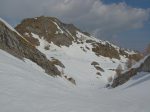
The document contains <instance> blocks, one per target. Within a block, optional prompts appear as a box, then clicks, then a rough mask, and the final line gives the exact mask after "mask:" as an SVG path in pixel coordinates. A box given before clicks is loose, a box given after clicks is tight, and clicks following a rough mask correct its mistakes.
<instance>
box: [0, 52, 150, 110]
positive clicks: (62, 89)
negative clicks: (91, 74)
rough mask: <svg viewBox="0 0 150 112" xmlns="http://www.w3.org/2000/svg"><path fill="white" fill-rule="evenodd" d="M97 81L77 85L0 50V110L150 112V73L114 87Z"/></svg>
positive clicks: (141, 74) (139, 75) (140, 74)
mask: <svg viewBox="0 0 150 112" xmlns="http://www.w3.org/2000/svg"><path fill="white" fill-rule="evenodd" d="M76 77H78V78H82V77H80V75H77V76H76ZM84 78H85V79H86V78H88V77H84ZM87 80H88V79H87ZM88 81H90V80H88ZM93 81H94V79H93ZM96 82H97V83H95V84H92V82H91V86H89V82H83V83H87V86H86V84H84V87H82V88H81V87H80V86H74V85H73V84H71V83H70V82H68V81H67V80H65V79H64V78H61V77H56V78H53V77H51V76H48V75H47V74H45V73H44V70H42V69H41V68H40V67H39V66H37V65H36V64H35V63H33V62H31V61H30V60H27V59H24V61H22V60H19V59H17V58H15V57H13V56H11V55H10V54H8V53H6V52H4V51H2V50H0V112H149V111H150V106H149V104H150V97H149V95H150V74H148V73H139V74H138V75H137V76H135V77H133V78H132V79H131V80H130V81H129V82H127V83H126V84H124V85H122V86H120V87H118V88H115V89H107V88H105V87H104V85H105V84H104V82H103V81H99V82H98V81H96ZM81 83H82V82H81V81H80V84H81Z"/></svg>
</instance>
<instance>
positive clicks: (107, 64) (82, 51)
mask: <svg viewBox="0 0 150 112" xmlns="http://www.w3.org/2000/svg"><path fill="white" fill-rule="evenodd" d="M31 34H32V36H33V37H34V38H36V39H38V40H39V42H40V45H39V46H37V49H38V50H39V51H41V52H42V53H44V54H45V55H46V56H47V58H48V59H49V60H51V59H52V58H56V59H58V60H60V61H61V62H62V63H63V64H64V66H65V68H60V67H59V68H58V69H59V70H60V71H63V72H64V74H63V75H65V76H68V77H72V78H73V79H75V81H76V84H77V86H80V87H83V88H84V87H87V85H88V86H93V85H94V86H96V85H98V84H99V83H100V82H101V83H105V84H106V83H107V82H108V78H109V77H111V76H114V75H115V74H116V72H115V71H114V69H116V68H117V66H118V65H119V64H121V65H122V67H124V66H125V62H126V61H127V59H126V58H125V57H123V56H120V57H121V60H117V59H110V58H108V57H103V56H97V55H95V53H94V52H93V51H92V45H90V44H89V43H86V42H84V43H82V44H77V43H75V42H73V43H72V45H70V46H69V47H66V46H61V47H59V46H57V45H55V44H53V42H51V43H48V42H47V41H46V40H44V38H43V37H41V38H40V37H39V36H38V35H36V34H34V33H31ZM77 35H78V37H81V36H79V35H81V34H80V33H78V34H77ZM82 37H83V35H82ZM85 38H86V37H85ZM103 44H105V43H103ZM45 46H50V49H49V50H46V49H45ZM87 47H88V49H87ZM93 61H95V62H97V63H99V66H100V67H101V68H103V69H104V72H102V71H99V70H96V68H95V67H94V66H93V65H91V63H92V62H93ZM97 72H100V74H101V76H99V75H97V74H96V73H97Z"/></svg>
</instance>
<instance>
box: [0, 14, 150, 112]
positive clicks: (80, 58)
mask: <svg viewBox="0 0 150 112" xmlns="http://www.w3.org/2000/svg"><path fill="white" fill-rule="evenodd" d="M51 27H52V28H51ZM43 28H45V29H43ZM16 30H17V31H18V32H19V33H18V32H17V31H16ZM16 30H15V29H13V28H12V27H11V26H10V25H8V24H7V23H6V22H5V21H4V20H2V19H1V20H0V49H1V50H0V111H1V112H20V111H23V112H100V111H104V112H112V111H114V112H127V111H128V112H133V111H136V112H137V111H138V112H142V111H143V112H149V110H150V108H149V103H150V98H149V94H150V91H149V84H150V81H149V77H150V74H149V73H147V72H142V71H141V72H140V73H138V74H137V75H136V76H134V77H132V78H130V80H129V81H128V82H127V83H125V84H124V85H122V86H119V87H117V88H115V89H107V88H105V85H106V84H107V83H108V79H109V78H110V77H113V76H114V75H115V74H116V72H115V69H116V68H117V66H118V65H119V64H120V65H122V67H123V69H126V66H125V63H126V61H127V60H128V59H129V58H132V59H134V60H139V59H138V58H139V57H140V56H139V54H137V53H135V52H134V51H127V50H124V49H121V48H119V47H117V46H115V45H113V44H111V43H109V42H105V41H101V40H98V39H96V38H94V37H92V36H90V35H89V34H87V33H84V32H82V31H80V30H79V29H78V28H76V27H75V26H73V25H69V24H64V23H62V22H60V21H59V20H58V19H56V18H49V17H38V18H33V19H25V20H24V21H22V23H21V24H19V25H18V26H17V27H16ZM48 74H49V75H51V76H56V77H51V76H49V75H48Z"/></svg>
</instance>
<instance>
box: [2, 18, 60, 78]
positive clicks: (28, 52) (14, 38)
mask: <svg viewBox="0 0 150 112" xmlns="http://www.w3.org/2000/svg"><path fill="white" fill-rule="evenodd" d="M0 49H2V50H4V51H7V52H8V53H10V54H12V55H14V56H16V57H18V58H20V59H22V60H23V58H27V59H30V60H31V61H33V62H35V63H37V64H38V65H39V66H41V67H42V68H43V69H44V70H45V72H46V73H48V74H49V75H53V76H55V75H60V72H59V71H58V69H57V68H56V67H55V66H54V65H53V64H52V62H51V61H49V60H48V59H47V58H46V56H45V55H44V54H42V53H41V52H40V51H38V50H37V49H36V48H35V47H34V46H33V45H32V44H31V43H30V42H29V41H27V40H25V39H24V38H23V37H21V36H19V35H18V34H17V33H16V32H14V31H12V30H10V29H9V28H8V27H7V26H6V25H5V24H4V23H3V22H1V21H0Z"/></svg>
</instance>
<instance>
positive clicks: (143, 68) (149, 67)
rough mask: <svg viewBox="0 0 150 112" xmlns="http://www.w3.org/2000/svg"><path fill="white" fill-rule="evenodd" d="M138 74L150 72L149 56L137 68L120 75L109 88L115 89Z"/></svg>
mask: <svg viewBox="0 0 150 112" xmlns="http://www.w3.org/2000/svg"><path fill="white" fill-rule="evenodd" d="M138 72H150V56H148V57H147V58H146V59H145V60H144V62H143V63H141V65H140V66H139V67H137V68H131V69H130V70H129V71H127V72H125V73H123V74H120V75H119V76H118V77H117V78H115V79H114V80H113V83H112V85H111V87H113V88H115V87H117V86H119V85H122V84H124V83H125V82H127V81H128V80H129V79H130V78H131V77H133V76H135V75H136V74H137V73H138Z"/></svg>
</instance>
